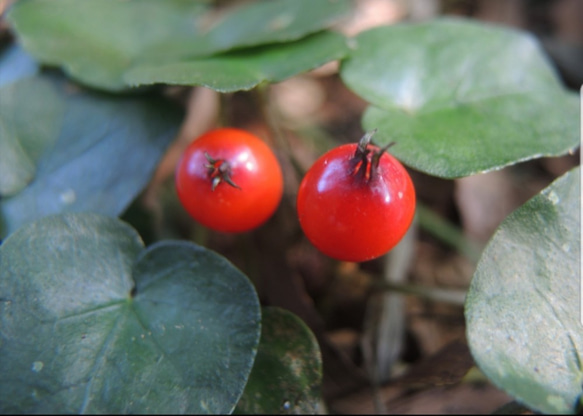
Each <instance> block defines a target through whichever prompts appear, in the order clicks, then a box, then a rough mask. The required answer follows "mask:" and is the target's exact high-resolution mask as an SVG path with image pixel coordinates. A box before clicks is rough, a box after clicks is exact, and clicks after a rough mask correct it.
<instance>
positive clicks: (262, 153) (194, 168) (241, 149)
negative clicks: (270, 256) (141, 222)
mask: <svg viewBox="0 0 583 416" xmlns="http://www.w3.org/2000/svg"><path fill="white" fill-rule="evenodd" d="M176 190H177V192H178V197H179V199H180V201H181V202H182V205H183V206H184V208H185V209H186V210H187V211H188V213H189V214H190V215H191V216H192V217H193V218H194V219H195V220H196V221H198V222H200V223H201V224H203V225H205V226H206V227H208V228H211V229H214V230H217V231H224V232H243V231H249V230H251V229H254V228H256V227H258V226H260V225H261V224H263V223H264V222H265V221H267V220H268V219H269V218H270V217H271V215H272V214H273V213H274V212H275V210H276V209H277V207H278V205H279V202H280V201H281V197H282V195H283V176H282V173H281V168H280V166H279V163H278V161H277V158H276V157H275V155H274V154H273V152H272V151H271V149H270V148H269V147H268V146H267V145H266V144H265V143H264V142H263V141H262V140H261V139H259V138H258V137H256V136H254V135H252V134H251V133H248V132H246V131H244V130H239V129H234V128H221V129H216V130H212V131H209V132H207V133H205V134H203V135H202V136H200V137H199V138H198V139H196V140H195V141H193V142H192V143H191V144H190V146H188V148H187V149H186V151H185V152H184V155H183V156H182V159H181V160H180V162H179V163H178V166H177V169H176Z"/></svg>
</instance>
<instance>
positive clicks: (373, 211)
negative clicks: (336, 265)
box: [297, 133, 415, 261]
mask: <svg viewBox="0 0 583 416" xmlns="http://www.w3.org/2000/svg"><path fill="white" fill-rule="evenodd" d="M371 137H372V133H369V134H367V135H365V137H363V139H362V140H361V141H360V143H359V144H356V143H354V144H346V145H342V146H339V147H337V148H335V149H332V150H330V151H329V152H327V153H326V154H324V155H323V156H322V157H320V158H319V159H318V160H317V161H316V162H315V163H314V165H313V166H312V167H311V168H310V170H309V171H308V172H307V174H306V175H305V177H304V179H303V180H302V183H301V184H300V188H299V191H298V198H297V211H298V218H299V221H300V225H301V227H302V229H303V231H304V233H305V235H306V236H307V237H308V239H309V240H310V241H311V242H312V243H313V244H314V246H316V247H317V248H318V249H319V250H320V251H322V252H323V253H324V254H326V255H328V256H330V257H333V258H335V259H338V260H344V261H366V260H371V259H374V258H376V257H379V256H381V255H383V254H385V253H387V252H388V251H389V250H391V249H392V248H393V247H394V246H395V245H396V244H397V243H398V242H399V241H400V240H401V239H402V238H403V236H404V235H405V233H406V232H407V229H408V228H409V226H410V225H411V222H412V220H413V216H414V214H415V189H414V187H413V182H412V181H411V178H410V176H409V174H408V173H407V171H406V170H405V168H404V167H403V165H401V163H400V162H399V161H398V160H397V159H395V158H394V157H393V156H392V155H390V154H388V153H387V152H386V149H387V148H388V146H387V148H384V149H380V148H379V147H377V146H374V145H372V144H370V139H371Z"/></svg>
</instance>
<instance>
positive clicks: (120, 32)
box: [8, 0, 206, 91]
mask: <svg viewBox="0 0 583 416" xmlns="http://www.w3.org/2000/svg"><path fill="white" fill-rule="evenodd" d="M205 10H206V7H205V6H204V4H201V3H200V2H195V1H182V0H164V1H158V0H129V1H118V0H100V1H98V2H93V1H77V0H25V1H19V2H17V3H16V4H14V5H13V6H12V8H11V9H10V12H9V14H8V20H9V22H10V23H11V24H12V26H13V28H14V30H15V31H16V33H17V35H18V38H19V40H20V42H21V43H22V45H23V47H24V48H25V49H26V50H27V51H28V52H29V53H31V54H32V55H33V56H34V57H35V58H37V59H38V60H40V61H42V62H44V63H47V64H51V65H58V66H62V67H63V69H64V70H65V72H67V73H68V74H69V75H71V76H72V77H74V78H76V79H77V80H79V81H81V82H83V83H86V84H88V85H91V86H94V87H98V88H104V89H108V90H114V91H115V90H121V89H123V88H125V84H124V83H123V81H122V74H123V71H125V70H126V69H127V68H128V67H129V66H130V65H131V64H132V62H134V61H135V60H137V59H138V58H139V57H140V56H141V55H142V54H143V53H147V51H148V48H149V47H150V46H151V45H152V44H154V43H156V42H160V41H161V40H162V39H168V40H169V43H170V40H171V39H172V40H175V41H180V40H181V39H184V38H192V37H195V36H197V33H198V31H199V30H200V26H199V23H200V22H199V19H200V16H201V15H202V13H203V12H204V11H205ZM167 53H168V54H170V55H172V54H173V53H174V51H173V50H172V49H170V50H168V51H167Z"/></svg>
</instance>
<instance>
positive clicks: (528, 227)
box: [465, 168, 583, 413]
mask: <svg viewBox="0 0 583 416" xmlns="http://www.w3.org/2000/svg"><path fill="white" fill-rule="evenodd" d="M580 175H581V173H580V168H576V169H574V170H572V171H570V172H568V173H567V174H565V175H564V176H562V177H561V178H559V179H558V180H556V181H555V182H553V183H552V184H551V185H550V186H549V187H548V188H546V189H545V190H543V191H542V192H541V193H540V194H539V195H537V196H535V197H534V198H532V199H531V200H530V201H528V202H527V203H526V204H525V205H523V206H522V207H520V208H519V209H518V210H516V211H515V212H514V213H512V214H511V215H510V216H509V217H508V218H507V219H506V220H505V221H504V222H503V223H502V224H501V226H500V227H499V229H498V230H497V232H496V233H495V235H494V237H493V238H492V240H491V241H490V243H489V245H488V247H487V248H486V249H485V251H484V253H483V254H482V258H481V260H480V262H479V264H478V267H477V270H476V273H475V275H474V277H473V279H472V283H471V286H470V290H469V292H468V296H467V299H466V311H465V313H466V322H467V328H468V329H467V334H468V340H469V345H470V348H471V351H472V355H473V356H474V359H475V360H476V363H477V364H478V365H479V366H480V368H481V369H482V371H483V372H484V373H485V374H486V375H487V376H488V377H489V378H490V379H491V380H492V381H493V382H494V383H495V384H497V385H498V386H499V387H501V388H503V389H504V390H505V391H507V392H508V393H509V394H512V395H513V396H514V397H516V398H517V399H518V400H520V401H521V402H523V403H525V404H526V405H528V406H529V407H531V408H533V409H536V410H538V411H541V412H544V413H574V412H576V406H577V402H578V400H579V397H580V395H581V393H582V392H583V389H582V387H581V386H582V382H583V367H582V364H581V356H582V353H583V328H582V325H581V322H580V314H579V311H580V306H581V303H580V269H581V259H580V257H579V255H580V250H581V242H580V237H579V230H580V224H581V213H580V184H581V182H580V180H581V178H580Z"/></svg>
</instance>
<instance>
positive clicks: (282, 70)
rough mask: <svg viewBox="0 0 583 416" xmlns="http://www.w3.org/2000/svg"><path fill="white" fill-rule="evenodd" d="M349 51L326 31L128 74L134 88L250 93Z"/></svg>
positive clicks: (140, 67)
mask: <svg viewBox="0 0 583 416" xmlns="http://www.w3.org/2000/svg"><path fill="white" fill-rule="evenodd" d="M346 52H347V48H346V43H345V39H344V37H343V36H341V35H339V34H337V33H332V32H322V33H319V34H315V35H312V36H309V37H307V38H304V39H301V40H298V41H295V42H289V43H284V44H278V45H271V46H263V47H256V48H251V49H245V50H242V51H239V52H231V53H228V54H223V55H217V56H213V57H209V58H203V59H193V60H187V61H181V62H170V63H167V64H159V65H141V66H137V67H135V68H134V69H132V70H130V71H128V73H127V74H126V76H125V80H126V82H127V83H128V84H130V85H143V84H153V83H157V82H162V83H168V84H181V85H203V86H206V87H209V88H212V89H214V90H217V91H221V92H232V91H237V90H248V89H251V88H253V87H255V86H256V85H257V84H259V83H261V82H263V81H271V82H279V81H283V80H284V79H286V78H289V77H291V76H293V75H296V74H298V73H300V72H304V71H307V70H310V69H313V68H316V67H318V66H320V65H322V64H325V63H326V62H329V61H332V60H334V59H340V58H342V57H343V56H344V55H345V54H346Z"/></svg>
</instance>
